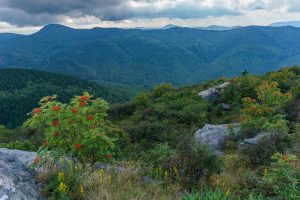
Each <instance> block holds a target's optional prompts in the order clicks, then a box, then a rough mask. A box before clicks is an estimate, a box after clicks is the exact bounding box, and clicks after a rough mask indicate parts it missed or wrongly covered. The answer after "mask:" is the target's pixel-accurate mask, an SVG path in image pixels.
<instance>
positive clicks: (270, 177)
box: [261, 153, 300, 200]
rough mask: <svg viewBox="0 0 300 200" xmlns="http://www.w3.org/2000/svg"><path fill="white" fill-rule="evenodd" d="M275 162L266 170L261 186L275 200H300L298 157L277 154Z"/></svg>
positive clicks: (274, 157)
mask: <svg viewBox="0 0 300 200" xmlns="http://www.w3.org/2000/svg"><path fill="white" fill-rule="evenodd" d="M272 159H273V160H274V162H273V163H272V164H271V166H270V168H269V169H266V170H265V174H264V176H263V178H262V181H261V185H262V186H263V187H264V188H267V189H266V190H265V192H266V191H268V189H269V190H270V191H269V195H272V196H273V197H274V198H279V199H287V200H297V199H300V182H299V180H300V168H299V166H297V163H296V162H297V159H298V158H297V156H295V155H289V154H286V155H283V154H280V153H275V154H274V155H273V156H272Z"/></svg>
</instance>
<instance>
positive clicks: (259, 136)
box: [242, 132, 272, 145]
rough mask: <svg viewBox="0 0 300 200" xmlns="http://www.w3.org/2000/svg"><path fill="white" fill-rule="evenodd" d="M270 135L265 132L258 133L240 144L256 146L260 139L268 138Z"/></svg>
mask: <svg viewBox="0 0 300 200" xmlns="http://www.w3.org/2000/svg"><path fill="white" fill-rule="evenodd" d="M271 135H272V134H271V133H267V132H263V133H259V134H257V135H256V136H255V137H253V138H247V139H244V142H243V143H242V144H248V145H257V144H259V142H260V141H261V140H262V139H264V138H266V137H270V136H271Z"/></svg>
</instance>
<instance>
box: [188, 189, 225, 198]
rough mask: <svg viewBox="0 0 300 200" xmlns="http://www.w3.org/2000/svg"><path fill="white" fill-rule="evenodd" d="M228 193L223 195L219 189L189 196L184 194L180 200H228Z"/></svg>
mask: <svg viewBox="0 0 300 200" xmlns="http://www.w3.org/2000/svg"><path fill="white" fill-rule="evenodd" d="M229 199H230V193H229V192H228V193H226V194H224V193H223V192H222V191H221V190H220V189H216V190H211V189H210V190H206V191H203V192H196V193H191V194H185V195H184V196H183V197H182V200H229Z"/></svg>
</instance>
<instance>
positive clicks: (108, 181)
mask: <svg viewBox="0 0 300 200" xmlns="http://www.w3.org/2000/svg"><path fill="white" fill-rule="evenodd" d="M110 182H111V176H110V175H108V177H107V185H110Z"/></svg>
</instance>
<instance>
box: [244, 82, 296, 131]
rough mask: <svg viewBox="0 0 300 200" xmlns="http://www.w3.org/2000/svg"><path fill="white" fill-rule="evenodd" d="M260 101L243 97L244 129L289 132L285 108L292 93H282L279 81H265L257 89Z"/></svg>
mask: <svg viewBox="0 0 300 200" xmlns="http://www.w3.org/2000/svg"><path fill="white" fill-rule="evenodd" d="M256 91H257V95H258V101H257V100H256V99H251V98H250V97H246V98H244V99H243V109H242V111H241V112H242V115H241V122H242V127H243V129H248V128H255V129H258V130H261V131H271V132H284V133H286V132H288V126H287V120H285V119H284V117H285V116H284V115H283V108H284V106H285V104H286V103H287V102H288V101H290V100H291V98H292V94H291V93H286V94H282V93H281V92H280V89H279V88H278V83H276V82H272V83H270V84H269V83H268V82H264V83H263V85H262V86H259V87H257V89H256Z"/></svg>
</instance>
